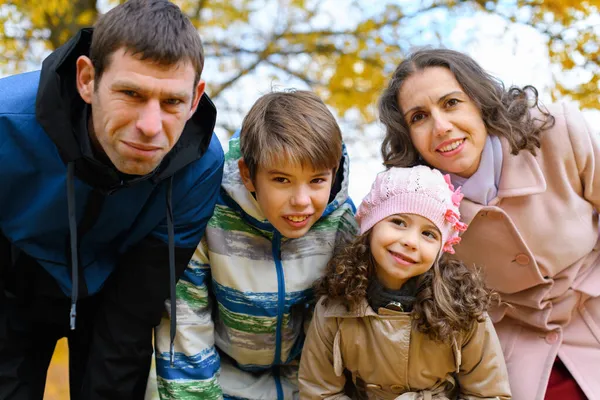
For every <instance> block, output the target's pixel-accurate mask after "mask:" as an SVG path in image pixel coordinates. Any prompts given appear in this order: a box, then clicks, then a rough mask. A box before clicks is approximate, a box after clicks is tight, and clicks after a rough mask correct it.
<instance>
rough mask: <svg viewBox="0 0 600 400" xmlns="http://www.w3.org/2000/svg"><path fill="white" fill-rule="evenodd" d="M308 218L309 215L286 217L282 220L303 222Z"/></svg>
mask: <svg viewBox="0 0 600 400" xmlns="http://www.w3.org/2000/svg"><path fill="white" fill-rule="evenodd" d="M308 217H310V215H288V216H286V217H284V218H285V219H289V220H290V221H292V222H304V221H306V220H307V219H308Z"/></svg>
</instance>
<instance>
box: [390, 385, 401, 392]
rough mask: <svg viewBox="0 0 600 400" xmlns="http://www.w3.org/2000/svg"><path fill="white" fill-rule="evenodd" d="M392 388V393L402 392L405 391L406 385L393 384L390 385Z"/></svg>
mask: <svg viewBox="0 0 600 400" xmlns="http://www.w3.org/2000/svg"><path fill="white" fill-rule="evenodd" d="M390 389H391V390H392V393H394V394H399V393H402V392H403V391H404V386H402V385H392V386H390Z"/></svg>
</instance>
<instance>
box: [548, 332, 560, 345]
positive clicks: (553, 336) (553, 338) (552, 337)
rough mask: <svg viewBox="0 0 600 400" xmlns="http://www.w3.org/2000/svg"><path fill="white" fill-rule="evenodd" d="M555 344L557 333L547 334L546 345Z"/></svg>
mask: <svg viewBox="0 0 600 400" xmlns="http://www.w3.org/2000/svg"><path fill="white" fill-rule="evenodd" d="M556 342H558V333H557V332H554V331H553V332H549V333H548V334H547V335H546V343H548V344H554V343H556Z"/></svg>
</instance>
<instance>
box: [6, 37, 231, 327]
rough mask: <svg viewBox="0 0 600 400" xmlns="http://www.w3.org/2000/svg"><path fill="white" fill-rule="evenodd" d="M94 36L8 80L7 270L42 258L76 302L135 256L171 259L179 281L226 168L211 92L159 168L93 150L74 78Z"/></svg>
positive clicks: (160, 261)
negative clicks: (121, 165)
mask: <svg viewBox="0 0 600 400" xmlns="http://www.w3.org/2000/svg"><path fill="white" fill-rule="evenodd" d="M91 36H92V30H91V29H84V30H82V31H80V32H79V34H78V35H77V36H76V37H74V38H73V39H71V40H70V41H69V42H68V43H67V44H65V45H64V46H62V47H61V48H59V49H58V50H56V51H55V52H53V53H52V54H51V55H50V56H49V57H48V58H47V59H46V60H45V61H44V63H43V66H42V70H41V71H36V72H31V73H25V74H20V75H15V76H11V77H8V78H4V79H1V80H0V235H1V236H2V237H3V238H2V237H0V238H2V239H3V240H4V241H6V242H8V243H9V246H3V247H0V272H2V271H1V270H2V269H3V268H4V269H8V268H18V266H19V259H21V258H22V257H28V258H29V259H33V260H34V261H35V262H37V263H38V264H39V265H41V266H42V267H43V268H44V269H45V270H46V271H47V272H48V273H49V274H50V275H52V277H53V278H54V279H55V280H56V282H57V283H58V285H59V286H60V288H61V289H62V291H63V292H64V293H65V294H66V295H70V296H71V297H72V299H73V303H75V302H76V300H77V297H78V296H86V295H92V294H95V293H97V292H98V291H99V290H100V289H101V288H102V286H103V284H104V283H105V281H106V280H107V278H108V277H109V275H110V274H111V273H112V272H113V271H114V270H115V269H116V268H117V267H119V268H128V265H130V263H135V262H145V263H148V264H154V265H149V267H152V268H165V269H167V270H168V269H169V266H170V267H171V274H170V277H171V284H172V287H174V280H175V278H174V273H175V272H174V270H173V269H174V268H175V269H177V270H178V271H183V269H184V268H185V266H186V265H187V261H188V260H189V258H190V257H191V255H192V253H193V251H194V249H195V247H196V245H197V244H198V242H199V241H200V239H201V237H202V234H203V233H204V229H205V226H206V223H207V221H208V219H209V218H210V216H211V215H212V212H213V208H214V205H215V202H216V199H217V196H218V193H219V187H220V183H221V178H222V170H223V151H222V149H221V145H220V143H219V141H218V139H217V138H216V136H215V135H214V134H213V128H214V124H215V120H216V109H215V107H214V105H213V103H212V102H211V100H210V99H209V98H208V97H207V96H206V95H204V96H203V97H202V99H201V101H200V105H199V106H198V109H197V111H196V113H195V114H194V115H193V116H192V118H190V120H189V121H188V123H187V124H186V126H185V129H184V131H183V133H182V135H181V137H180V139H179V141H178V142H177V144H176V145H175V147H174V148H173V149H172V150H171V151H170V152H169V153H168V154H167V156H166V157H165V158H164V160H163V161H162V162H161V164H160V165H159V167H158V168H157V169H156V170H155V171H153V172H152V173H151V174H149V175H146V176H141V177H133V176H127V175H123V174H121V173H120V172H119V171H118V170H116V168H115V167H114V166H112V165H106V164H105V163H102V162H100V161H98V160H97V159H95V158H94V156H93V154H92V152H91V150H90V143H89V137H88V133H87V120H88V116H89V115H90V113H91V110H90V109H89V106H88V105H87V104H86V103H84V102H83V100H82V99H81V97H80V96H79V93H78V92H77V89H76V85H75V61H76V60H77V58H78V57H79V56H80V55H86V54H88V52H89V45H90V43H91ZM168 216H169V217H172V218H168ZM170 227H171V228H173V229H172V232H171V233H172V234H171V238H169V228H170ZM169 239H170V240H171V244H170V245H169V241H170V240H169ZM167 250H169V251H167ZM7 252H8V253H9V254H6V253H7ZM167 254H168V257H167V256H166V255H167ZM7 260H8V261H7ZM3 264H4V265H3ZM169 264H170V265H169ZM1 279H2V278H1V277H0V281H1ZM74 279H75V280H77V281H78V284H77V285H73V280H74ZM168 283H169V282H168V281H167V282H155V283H153V284H155V285H157V286H158V285H162V286H167V287H168ZM1 284H2V282H0V286H2V285H1ZM162 292H164V290H162ZM157 312H158V313H159V314H160V310H159V311H157ZM154 318H158V320H159V319H160V315H158V316H157V317H153V319H154ZM158 320H157V321H156V322H158Z"/></svg>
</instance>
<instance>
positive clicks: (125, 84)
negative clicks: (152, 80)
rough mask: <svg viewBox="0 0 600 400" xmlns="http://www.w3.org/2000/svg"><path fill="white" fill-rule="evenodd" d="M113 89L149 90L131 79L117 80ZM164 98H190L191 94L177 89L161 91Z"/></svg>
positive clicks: (141, 91)
mask: <svg viewBox="0 0 600 400" xmlns="http://www.w3.org/2000/svg"><path fill="white" fill-rule="evenodd" d="M112 89H113V90H124V89H125V90H132V91H134V92H139V93H142V94H144V93H146V92H147V90H145V89H144V88H143V87H141V86H139V85H137V84H135V83H133V82H130V81H115V82H113V84H112ZM161 93H162V96H161V97H163V98H169V99H170V98H176V99H186V100H187V99H188V98H189V97H190V94H189V93H188V92H185V91H178V92H177V91H175V92H170V91H163V92H161Z"/></svg>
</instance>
